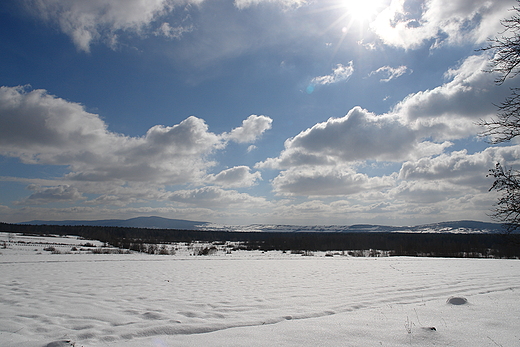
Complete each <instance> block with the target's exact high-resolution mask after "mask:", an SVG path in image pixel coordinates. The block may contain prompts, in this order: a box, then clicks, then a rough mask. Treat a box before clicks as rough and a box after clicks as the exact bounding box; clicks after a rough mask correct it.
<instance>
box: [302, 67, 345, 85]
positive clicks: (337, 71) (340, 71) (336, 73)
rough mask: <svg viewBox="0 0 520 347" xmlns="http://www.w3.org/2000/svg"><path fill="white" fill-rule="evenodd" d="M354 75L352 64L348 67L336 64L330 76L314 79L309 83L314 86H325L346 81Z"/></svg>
mask: <svg viewBox="0 0 520 347" xmlns="http://www.w3.org/2000/svg"><path fill="white" fill-rule="evenodd" d="M353 73H354V63H353V62H352V61H351V62H349V63H348V65H342V64H337V65H336V67H335V68H334V69H333V70H332V73H331V74H330V75H325V76H318V77H314V78H313V79H312V81H311V83H312V84H315V85H325V84H332V83H338V82H343V81H347V80H348V79H349V78H350V76H352V74H353Z"/></svg>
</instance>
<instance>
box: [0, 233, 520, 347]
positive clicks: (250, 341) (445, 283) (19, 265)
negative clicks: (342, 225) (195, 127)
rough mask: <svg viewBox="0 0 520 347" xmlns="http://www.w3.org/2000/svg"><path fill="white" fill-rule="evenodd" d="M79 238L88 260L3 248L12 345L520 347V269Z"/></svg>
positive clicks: (0, 301)
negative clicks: (122, 248) (200, 252)
mask: <svg viewBox="0 0 520 347" xmlns="http://www.w3.org/2000/svg"><path fill="white" fill-rule="evenodd" d="M2 237H3V238H2ZM6 237H7V235H6V234H3V235H0V241H1V240H5V239H6ZM10 237H11V241H13V238H17V237H20V236H13V235H11V236H10ZM17 240H21V239H17ZM56 240H57V239H53V240H51V241H56ZM64 240H65V241H66V239H64ZM69 240H75V241H72V242H71V243H70V245H73V244H77V245H78V252H77V253H74V252H73V254H65V253H67V252H61V253H62V254H51V253H50V252H46V251H42V247H41V245H44V244H45V242H49V240H47V239H44V238H41V239H40V240H39V241H38V242H40V246H38V243H35V242H32V243H31V242H30V240H27V241H24V243H23V244H20V243H14V242H13V243H9V244H7V248H6V249H0V253H1V255H0V346H24V347H25V346H28V347H32V346H38V347H40V346H48V347H58V346H71V345H74V346H76V347H78V346H85V347H87V346H130V347H133V346H135V347H137V346H160V347H164V346H299V347H300V346H363V347H364V346H468V347H469V346H471V347H474V346H502V347H506V346H507V347H510V346H520V329H519V328H518V327H520V295H519V293H520V261H519V260H497V259H442V258H406V257H392V258H389V257H386V258H354V257H349V256H339V255H336V256H334V257H325V256H324V254H315V255H314V256H306V257H304V256H301V255H295V254H284V253H281V252H267V253H261V252H256V251H255V252H251V251H237V252H232V253H231V254H226V253H225V252H221V251H219V252H218V253H217V254H215V255H210V256H191V255H190V254H189V251H188V250H184V251H183V250H179V251H178V252H177V254H176V255H145V254H87V253H81V252H80V251H79V248H80V246H79V245H81V244H82V243H84V242H85V241H84V240H76V239H73V238H69ZM62 241H63V240H62ZM56 243H62V244H65V242H56ZM61 247H62V248H63V249H64V250H65V248H66V247H67V246H63V245H62V246H61ZM69 248H70V246H69ZM69 248H67V250H68V249H69ZM453 297H461V298H465V299H467V302H464V303H463V304H461V305H454V304H451V303H449V302H448V300H449V299H450V298H453ZM455 302H456V303H458V302H457V301H456V300H455Z"/></svg>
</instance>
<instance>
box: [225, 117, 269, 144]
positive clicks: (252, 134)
mask: <svg viewBox="0 0 520 347" xmlns="http://www.w3.org/2000/svg"><path fill="white" fill-rule="evenodd" d="M272 122H273V120H272V119H271V118H269V117H266V116H257V115H251V116H249V117H248V118H247V119H245V120H244V121H242V126H241V127H237V128H235V129H233V130H231V132H230V133H229V134H228V135H227V138H228V139H229V140H231V141H235V142H238V143H251V142H254V141H256V140H257V139H258V138H259V137H260V136H261V135H262V134H263V133H264V132H265V131H266V130H269V129H271V124H272Z"/></svg>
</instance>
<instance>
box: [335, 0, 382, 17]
mask: <svg viewBox="0 0 520 347" xmlns="http://www.w3.org/2000/svg"><path fill="white" fill-rule="evenodd" d="M342 5H343V6H344V7H345V8H346V12H347V14H348V15H349V16H350V17H351V19H352V20H354V21H358V22H365V21H368V20H370V19H371V18H372V17H373V16H374V15H376V14H377V13H378V11H379V10H380V9H381V6H382V0H343V1H342Z"/></svg>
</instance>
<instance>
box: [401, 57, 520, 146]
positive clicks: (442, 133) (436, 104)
mask: <svg viewBox="0 0 520 347" xmlns="http://www.w3.org/2000/svg"><path fill="white" fill-rule="evenodd" d="M488 61H489V60H488V57H487V56H486V55H480V56H470V57H468V58H467V59H466V60H465V61H463V62H462V63H461V65H460V66H459V67H457V68H454V69H450V70H449V71H448V72H447V73H446V74H445V75H446V78H448V79H451V80H450V81H448V82H447V83H445V84H443V85H441V86H439V87H437V88H434V89H431V90H426V91H422V92H418V93H415V94H410V95H408V96H407V97H406V98H405V99H404V100H403V101H401V102H399V103H398V104H397V105H396V106H395V108H394V109H393V111H392V113H395V114H398V115H399V116H400V117H401V118H402V119H403V123H406V124H408V126H410V128H411V129H414V130H415V131H418V132H420V133H423V134H424V136H426V137H429V136H431V137H434V138H436V139H444V140H451V139H458V138H465V137H467V136H470V135H475V134H477V133H478V132H480V131H481V130H482V129H480V128H479V127H478V126H477V125H476V122H477V121H478V120H479V119H485V118H489V117H492V116H493V115H494V114H495V113H496V106H495V105H494V104H497V103H500V102H501V101H502V100H503V99H504V98H505V97H506V96H507V95H508V94H509V93H510V90H509V88H508V87H509V86H511V85H512V84H508V85H503V86H496V85H495V84H494V78H495V76H494V75H493V74H491V73H487V72H485V71H484V70H485V69H486V67H487V66H488ZM508 83H511V81H508Z"/></svg>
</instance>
